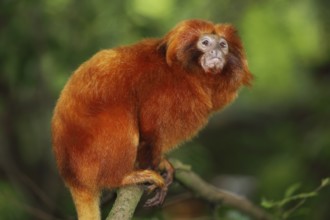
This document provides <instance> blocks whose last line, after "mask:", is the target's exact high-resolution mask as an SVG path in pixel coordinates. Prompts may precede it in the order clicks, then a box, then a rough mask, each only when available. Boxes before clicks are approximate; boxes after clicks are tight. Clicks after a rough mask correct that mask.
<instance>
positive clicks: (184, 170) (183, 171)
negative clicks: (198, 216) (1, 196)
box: [106, 160, 271, 220]
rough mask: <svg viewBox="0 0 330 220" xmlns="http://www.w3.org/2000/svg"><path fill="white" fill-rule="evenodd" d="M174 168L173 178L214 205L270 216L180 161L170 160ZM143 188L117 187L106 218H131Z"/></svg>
mask: <svg viewBox="0 0 330 220" xmlns="http://www.w3.org/2000/svg"><path fill="white" fill-rule="evenodd" d="M171 163H172V165H173V167H174V168H175V180H176V181H178V182H180V183H181V184H182V185H184V186H185V187H186V188H188V189H189V190H191V191H192V192H193V193H194V194H195V195H197V196H199V197H200V198H202V199H204V200H206V201H209V202H211V203H213V204H215V205H217V204H223V205H227V206H230V207H233V208H235V209H237V210H239V211H241V212H243V213H245V214H247V215H249V216H251V217H252V218H253V219H257V220H270V219H271V218H270V216H269V215H268V214H267V213H266V212H265V211H263V210H262V209H261V208H259V207H257V206H255V205H254V204H252V203H251V202H250V201H249V200H247V199H245V198H243V197H240V196H238V195H236V194H233V193H230V192H228V191H225V190H220V189H218V188H216V187H214V186H212V185H210V184H209V183H206V182H205V181H204V180H202V179H201V178H200V177H199V176H198V175H197V174H195V173H194V172H192V171H191V169H190V166H187V165H184V164H182V163H181V162H180V161H177V160H171ZM142 194H143V189H142V187H140V186H129V187H123V188H121V189H119V191H118V196H117V199H116V201H115V204H114V206H113V208H112V210H111V212H110V213H109V215H108V217H107V219H106V220H114V219H122V220H129V219H131V218H132V216H133V213H134V210H135V208H136V206H137V204H138V202H139V201H140V199H141V196H142Z"/></svg>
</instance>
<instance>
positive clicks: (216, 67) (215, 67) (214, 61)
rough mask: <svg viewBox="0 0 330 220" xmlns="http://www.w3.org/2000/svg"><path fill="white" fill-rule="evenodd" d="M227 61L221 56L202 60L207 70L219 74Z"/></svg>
mask: <svg viewBox="0 0 330 220" xmlns="http://www.w3.org/2000/svg"><path fill="white" fill-rule="evenodd" d="M224 64H225V62H224V60H223V59H221V58H219V57H209V58H206V59H203V60H202V67H203V69H204V71H205V72H207V73H212V74H218V73H220V72H221V70H222V68H223V66H224Z"/></svg>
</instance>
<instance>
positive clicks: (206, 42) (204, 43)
mask: <svg viewBox="0 0 330 220" xmlns="http://www.w3.org/2000/svg"><path fill="white" fill-rule="evenodd" d="M202 44H203V45H204V46H206V47H207V46H209V45H210V41H209V40H207V39H205V40H203V41H202Z"/></svg>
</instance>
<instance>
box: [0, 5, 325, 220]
mask: <svg viewBox="0 0 330 220" xmlns="http://www.w3.org/2000/svg"><path fill="white" fill-rule="evenodd" d="M329 8H330V1H327V0H299V1H298V0H292V1H286V0H264V1H260V0H237V1H229V0H222V1H215V0H204V1H200V0H189V1H176V0H158V1H154V0H131V1H129V0H113V1H108V0H99V1H88V0H79V1H78V0H29V1H28V0H20V1H18V0H1V1H0V219H75V211H74V206H73V204H72V201H71V197H70V195H69V192H68V190H67V189H66V188H65V186H64V184H63V182H62V181H61V179H60V177H59V175H58V172H57V169H56V165H55V162H54V158H53V155H52V150H51V138H50V120H51V116H52V110H53V108H54V105H55V103H56V99H57V98H58V96H59V93H60V91H61V89H62V88H63V86H64V84H65V82H66V81H67V79H68V78H69V77H70V75H71V74H72V72H73V71H74V70H75V69H76V68H77V67H78V66H79V65H80V64H81V63H82V62H84V61H85V60H87V59H88V58H89V57H91V56H92V55H93V54H94V53H96V52H97V51H99V50H100V49H105V48H110V47H115V46H118V45H122V44H131V43H134V42H136V41H139V40H141V39H142V38H145V37H161V36H163V35H164V34H165V33H166V32H167V31H168V30H169V29H171V28H172V27H173V26H174V25H175V24H176V23H178V22H179V21H182V20H184V19H188V18H202V19H208V20H211V21H213V22H216V23H219V22H220V23H222V22H226V23H232V24H234V25H235V26H236V27H237V29H238V30H239V33H240V36H241V38H242V41H243V43H244V45H245V48H246V53H247V57H248V61H249V67H250V70H251V72H252V73H253V74H254V75H255V80H254V86H253V87H252V88H251V89H248V88H245V89H242V91H241V93H240V96H239V98H238V99H237V100H236V101H235V103H233V104H232V105H230V106H229V107H227V108H226V109H225V110H224V111H222V113H220V114H217V115H215V116H214V117H213V118H212V119H211V121H210V123H209V125H208V126H207V127H206V128H205V129H204V130H203V131H202V132H201V133H200V134H199V136H198V137H197V138H195V139H194V140H193V141H191V142H188V143H186V144H185V145H186V146H184V147H182V148H180V149H177V150H175V151H173V152H172V153H171V155H170V156H172V157H176V158H178V159H180V160H182V161H183V162H185V163H187V164H190V165H191V166H192V169H193V170H194V171H196V172H197V173H198V174H199V175H201V176H202V177H203V178H204V179H205V180H207V181H208V182H210V183H212V184H214V185H216V186H218V187H222V188H225V189H228V190H232V191H234V192H236V193H240V194H241V195H244V196H247V197H248V198H250V199H251V200H253V201H254V202H255V203H256V204H258V205H260V203H261V200H262V198H267V199H270V200H281V199H282V198H283V197H284V196H285V195H284V194H285V192H287V191H288V189H291V191H292V190H293V189H297V193H298V192H309V191H312V190H314V189H315V188H317V187H318V186H319V185H320V182H321V180H322V179H323V178H326V177H328V176H330V100H329V97H330V84H329V83H330V14H329ZM298 185H300V188H299V189H298V187H296V186H298ZM292 186H293V187H292ZM109 195H110V196H109V198H110V199H108V201H110V202H108V203H107V204H106V205H105V207H104V208H103V210H104V215H105V214H106V213H107V212H108V211H109V210H110V208H111V202H112V201H113V197H112V196H111V194H109ZM329 198H330V189H329V187H327V188H324V189H323V190H322V191H320V192H319V193H318V195H316V196H315V197H313V198H311V199H308V200H307V201H306V202H305V203H304V205H303V206H302V207H300V208H299V209H297V210H296V211H295V213H294V214H293V215H291V216H290V218H288V219H300V220H304V219H306V220H307V219H308V220H311V219H315V220H326V219H330V209H329V203H330V199H329ZM210 210H211V208H210V207H209V205H208V204H205V202H203V201H200V200H198V199H195V198H194V197H193V196H191V195H190V194H187V191H186V190H184V189H182V188H180V186H178V185H177V184H174V185H173V187H172V188H171V192H170V195H169V196H168V198H167V201H166V203H165V207H164V208H163V209H152V210H145V209H142V208H140V207H139V208H138V210H137V213H136V216H137V217H136V219H211V216H212V213H211V211H210ZM269 211H270V212H273V211H274V210H269ZM217 214H218V215H220V216H222V218H221V219H227V220H246V219H249V218H248V217H247V216H244V215H243V214H241V213H239V212H237V211H235V210H231V209H228V208H220V211H219V213H217Z"/></svg>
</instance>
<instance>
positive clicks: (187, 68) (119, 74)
mask: <svg viewBox="0 0 330 220" xmlns="http://www.w3.org/2000/svg"><path fill="white" fill-rule="evenodd" d="M205 33H212V34H217V35H219V36H222V37H224V38H225V39H226V40H227V41H228V44H229V51H230V52H229V55H228V62H227V64H226V66H225V67H224V69H223V70H222V71H221V73H220V74H217V75H211V74H207V73H205V72H204V71H203V69H202V68H201V66H200V65H199V63H198V62H199V61H198V51H197V49H196V47H195V46H194V44H195V43H196V41H197V39H198V38H199V36H200V35H202V34H205ZM251 80H252V75H251V74H250V72H249V70H248V67H247V62H246V58H245V55H244V51H243V47H242V44H241V42H240V39H239V38H238V36H237V34H236V31H235V29H234V28H233V27H232V26H231V25H227V24H217V25H214V24H213V23H211V22H207V21H202V20H188V21H184V22H182V23H180V24H179V25H178V26H176V27H175V28H174V29H173V30H172V31H170V32H169V33H168V34H167V35H166V36H165V37H164V38H162V39H147V40H143V41H141V42H139V43H137V44H134V45H131V46H124V47H119V48H115V49H111V50H103V51H100V52H98V53H97V54H96V55H94V56H93V57H92V58H91V59H90V60H88V61H86V62H85V63H83V64H82V65H81V66H80V67H79V68H78V69H77V70H76V71H75V73H74V74H73V75H72V76H71V78H70V80H69V81H68V83H67V84H66V86H65V88H64V89H63V91H62V93H61V95H60V98H59V100H58V102H57V105H56V107H55V110H54V116H53V120H52V136H53V148H54V153H55V156H56V160H57V164H58V167H59V171H60V174H61V175H62V177H63V178H64V180H65V182H66V184H67V186H68V187H69V188H70V190H71V193H72V196H73V198H74V200H75V204H76V206H77V211H78V216H79V219H88V216H91V215H93V214H90V213H91V212H88V211H86V208H82V209H81V208H79V207H84V204H85V205H87V204H88V202H92V203H93V205H89V207H97V205H98V197H99V194H100V192H101V190H102V189H103V188H116V187H121V186H123V185H125V184H137V183H142V182H144V181H147V182H151V183H153V184H155V185H156V186H158V187H163V186H164V180H163V178H162V177H161V176H160V175H159V174H158V173H157V172H156V170H157V169H158V168H159V167H158V166H159V164H160V163H161V161H164V160H163V159H162V155H163V154H164V153H165V152H167V151H169V150H171V149H172V148H173V147H175V146H177V145H178V144H180V143H181V142H182V141H185V140H188V139H190V138H191V137H193V136H194V135H195V134H196V133H197V132H198V131H199V130H200V129H201V128H202V127H203V126H204V125H205V124H206V123H207V121H208V118H209V116H210V114H212V113H213V112H215V111H218V110H220V109H221V108H222V107H224V106H225V105H226V104H228V103H230V102H231V101H233V100H234V99H235V97H236V96H237V91H238V89H239V88H240V87H241V86H242V85H249V84H250V81H251ZM146 169H148V171H146ZM153 170H155V171H153ZM86 198H87V199H86ZM84 199H85V200H86V201H88V202H85V200H84ZM81 210H83V211H81ZM86 212H87V213H86ZM98 212H99V211H95V210H94V213H98ZM95 215H96V214H95ZM86 216H87V217H86Z"/></svg>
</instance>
